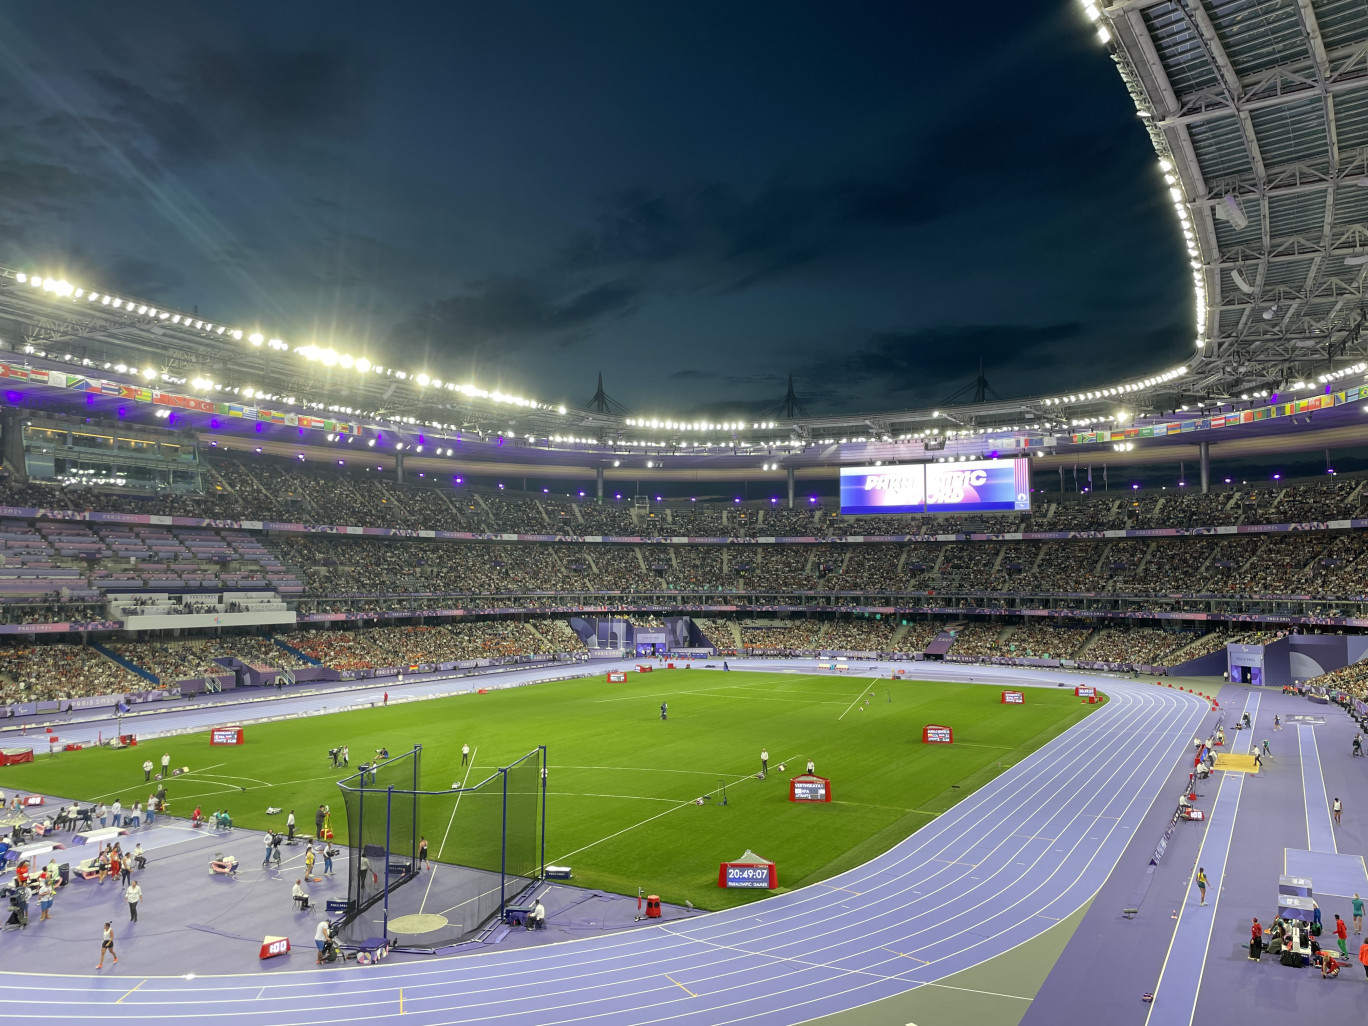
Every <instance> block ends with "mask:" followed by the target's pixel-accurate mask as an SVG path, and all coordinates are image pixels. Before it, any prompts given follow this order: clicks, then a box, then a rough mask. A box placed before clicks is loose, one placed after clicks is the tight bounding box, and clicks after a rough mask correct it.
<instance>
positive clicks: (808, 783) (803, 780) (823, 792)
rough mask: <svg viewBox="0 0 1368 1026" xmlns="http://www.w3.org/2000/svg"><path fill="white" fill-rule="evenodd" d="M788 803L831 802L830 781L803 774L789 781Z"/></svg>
mask: <svg viewBox="0 0 1368 1026" xmlns="http://www.w3.org/2000/svg"><path fill="white" fill-rule="evenodd" d="M789 801H791V802H829V801H831V781H830V780H828V779H827V778H826V777H818V776H813V775H812V774H811V773H804V774H802V775H801V776H797V777H793V778H792V779H790V780H789Z"/></svg>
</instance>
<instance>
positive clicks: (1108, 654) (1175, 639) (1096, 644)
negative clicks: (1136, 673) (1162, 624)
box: [1079, 627, 1192, 666]
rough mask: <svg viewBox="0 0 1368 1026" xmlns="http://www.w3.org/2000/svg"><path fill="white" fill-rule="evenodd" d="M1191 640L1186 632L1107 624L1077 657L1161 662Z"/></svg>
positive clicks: (1144, 663) (1162, 663)
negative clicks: (1184, 633) (1107, 627)
mask: <svg viewBox="0 0 1368 1026" xmlns="http://www.w3.org/2000/svg"><path fill="white" fill-rule="evenodd" d="M1191 640H1192V638H1191V636H1189V635H1183V634H1180V633H1179V632H1177V631H1166V630H1161V629H1159V628H1157V627H1132V628H1130V629H1126V628H1124V627H1120V628H1109V629H1107V630H1103V631H1099V632H1098V633H1097V634H1096V636H1095V637H1094V638H1093V640H1092V642H1091V643H1090V644H1089V645H1088V649H1087V651H1086V652H1084V653H1083V654H1082V655H1081V656H1080V657H1079V658H1081V659H1086V660H1090V661H1094V662H1101V663H1130V664H1132V665H1135V666H1163V665H1165V662H1164V657H1165V656H1166V655H1168V654H1169V653H1170V652H1172V651H1173V650H1174V649H1176V648H1179V647H1180V646H1182V645H1184V644H1186V643H1187V642H1189V641H1191Z"/></svg>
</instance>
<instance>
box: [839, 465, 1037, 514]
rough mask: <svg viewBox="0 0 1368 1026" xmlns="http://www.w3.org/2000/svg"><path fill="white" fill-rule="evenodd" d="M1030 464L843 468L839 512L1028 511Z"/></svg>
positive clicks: (1029, 501) (1029, 500)
mask: <svg viewBox="0 0 1368 1026" xmlns="http://www.w3.org/2000/svg"><path fill="white" fill-rule="evenodd" d="M1030 508H1031V463H1030V461H1029V460H980V461H978V462H976V463H912V464H904V465H902V466H894V467H842V468H841V512H842V513H845V514H850V515H855V514H860V513H972V512H979V511H988V512H992V511H1005V512H1011V511H1015V510H1029V509H1030Z"/></svg>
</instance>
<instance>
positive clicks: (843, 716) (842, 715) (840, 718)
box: [836, 677, 882, 723]
mask: <svg viewBox="0 0 1368 1026" xmlns="http://www.w3.org/2000/svg"><path fill="white" fill-rule="evenodd" d="M869 679H870V680H880V679H882V678H879V677H870V678H869ZM865 694H866V692H865V689H864V687H863V686H862V687H861V688H860V693H859V694H858V695H856V696H855V702H858V701H859V700H860V699H862V698H864V696H865ZM855 702H851V703H850V704H849V705H848V706H846V707H845V712H843V713H841V715H840V716H837V717H836V722H837V723H840V722H841V720H843V719H845V714H846V713H848V712H850V710H851V709H854V708H855Z"/></svg>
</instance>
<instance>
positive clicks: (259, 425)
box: [256, 421, 266, 434]
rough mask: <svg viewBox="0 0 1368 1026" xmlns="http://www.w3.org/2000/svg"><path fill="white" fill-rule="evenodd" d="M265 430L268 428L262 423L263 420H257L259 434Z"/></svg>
mask: <svg viewBox="0 0 1368 1026" xmlns="http://www.w3.org/2000/svg"><path fill="white" fill-rule="evenodd" d="M265 430H266V425H265V424H263V423H261V421H257V426H256V431H257V434H261V433H262V432H263V431H265Z"/></svg>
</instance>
